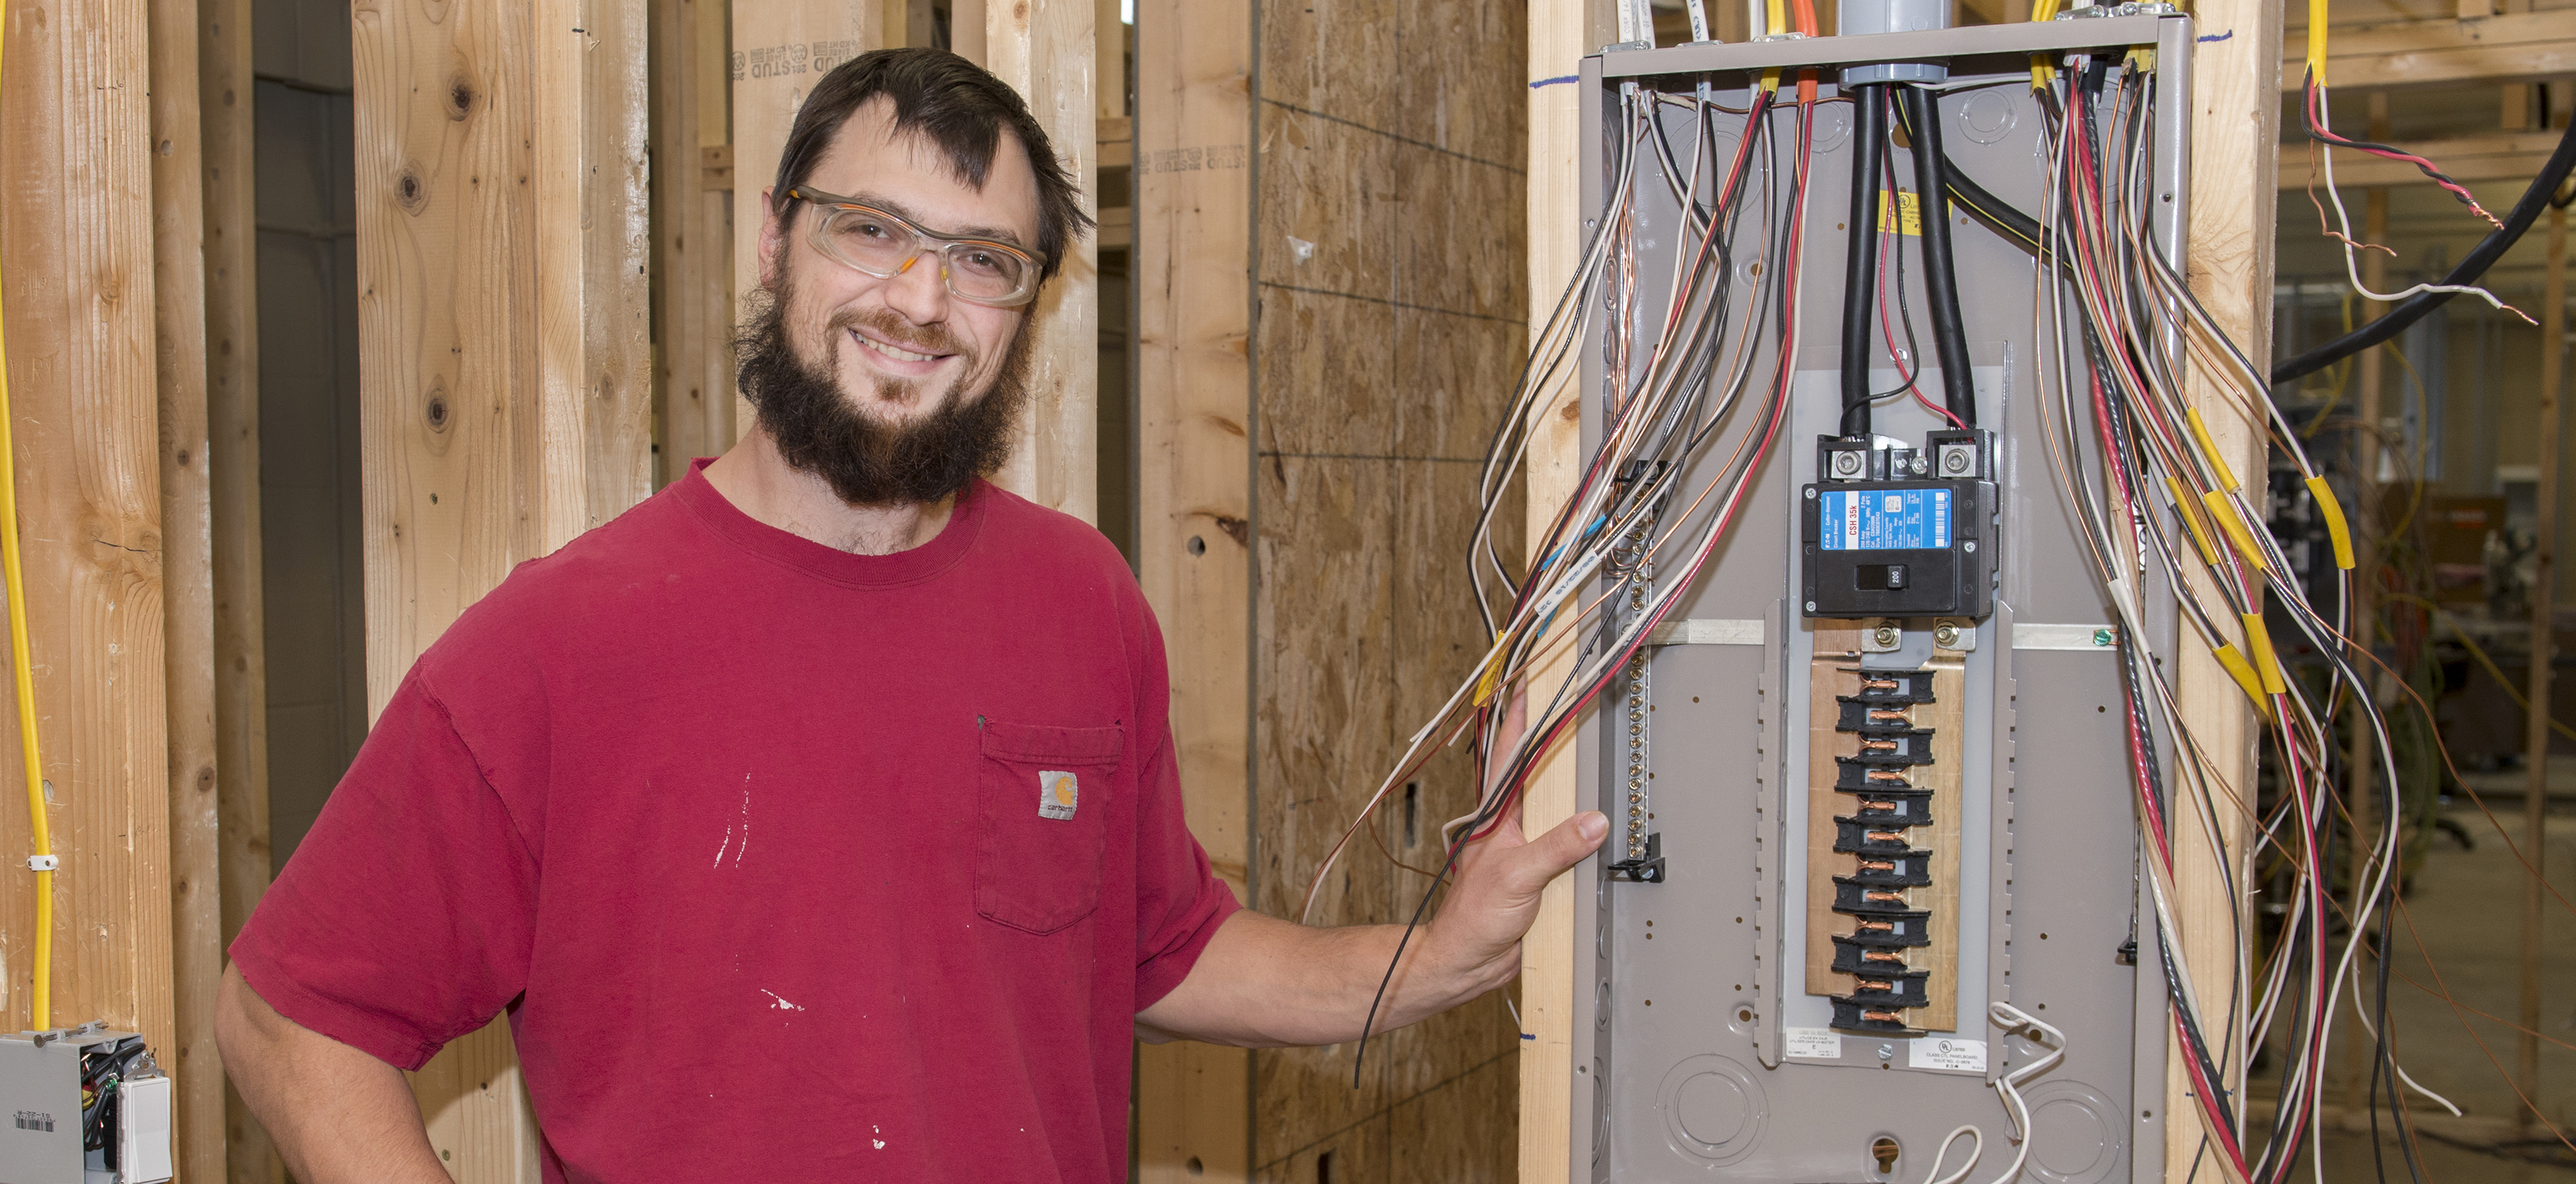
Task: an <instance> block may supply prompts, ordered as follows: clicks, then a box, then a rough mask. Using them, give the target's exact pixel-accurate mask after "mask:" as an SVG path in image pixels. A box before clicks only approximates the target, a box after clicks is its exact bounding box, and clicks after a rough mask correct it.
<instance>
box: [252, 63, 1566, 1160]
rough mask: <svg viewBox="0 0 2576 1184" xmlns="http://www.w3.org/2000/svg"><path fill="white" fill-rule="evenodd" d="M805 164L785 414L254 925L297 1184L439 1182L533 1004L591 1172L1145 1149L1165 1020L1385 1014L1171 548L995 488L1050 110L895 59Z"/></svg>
mask: <svg viewBox="0 0 2576 1184" xmlns="http://www.w3.org/2000/svg"><path fill="white" fill-rule="evenodd" d="M766 196H767V202H766V210H765V213H764V216H763V219H762V225H761V236H760V247H759V250H760V264H761V275H762V289H763V290H762V292H761V293H760V295H759V299H757V300H756V301H755V311H754V313H753V315H752V316H751V317H750V318H749V321H748V327H747V329H746V331H745V333H744V336H743V338H742V340H741V342H740V343H739V345H740V350H741V359H742V363H741V378H742V384H743V390H744V393H745V395H746V396H748V397H749V398H750V399H751V401H752V403H753V405H754V406H755V407H757V408H758V411H759V417H758V421H757V423H756V424H755V425H754V426H753V428H752V430H751V431H750V432H749V433H748V434H747V435H746V436H745V437H744V438H743V440H742V442H741V443H740V444H738V445H737V446H735V447H734V449H733V450H732V451H730V452H728V453H726V454H725V455H724V456H723V457H721V458H718V459H717V460H715V461H713V462H711V463H709V462H701V467H699V468H697V469H696V470H695V471H693V472H692V473H691V474H690V475H689V476H687V477H685V478H684V479H682V480H681V481H678V482H676V483H674V484H673V485H672V486H671V487H670V488H668V489H666V490H664V491H663V492H662V493H661V494H659V495H657V496H655V497H654V498H652V499H650V500H649V501H647V502H645V503H644V504H643V505H641V506H638V507H637V508H636V509H634V510H633V511H631V512H629V513H627V514H625V515H624V516H622V517H620V518H619V519H617V520H616V521H614V522H612V523H610V524H608V525H606V526H603V527H601V528H599V529H598V530H595V531H592V532H590V533H589V534H587V535H584V536H583V537H581V538H580V539H577V540H575V541H574V542H573V543H572V544H571V545H569V546H567V547H565V548H564V549H563V550H561V551H559V552H557V553H555V554H554V555H551V556H548V557H546V558H544V559H541V560H538V561H535V562H532V563H529V564H526V565H524V566H522V567H521V568H519V569H518V570H517V571H516V572H514V573H512V575H511V576H510V578H509V579H508V580H507V581H506V582H505V583H504V584H503V585H502V586H501V587H500V588H498V589H496V590H495V591H494V592H493V593H492V594H491V595H490V596H488V597H486V598H485V599H484V600H483V601H482V602H481V603H479V604H477V605H475V606H474V607H473V608H472V609H471V610H469V611H468V612H467V613H465V615H464V616H462V617H461V618H459V619H458V621H457V622H456V624H455V625H454V627H452V628H451V629H449V630H448V632H447V634H446V636H445V637H443V638H442V639H441V640H440V641H439V642H438V644H436V645H435V646H433V647H431V649H430V650H429V652H428V653H426V654H424V655H423V656H422V658H421V660H420V662H419V663H418V664H417V665H416V666H414V667H413V669H412V670H411V672H410V674H409V676H408V677H407V678H406V679H405V680H404V683H403V685H402V688H401V689H400V690H399V691H398V692H397V693H396V695H395V696H394V699H393V701H392V702H391V703H390V704H389V705H388V706H387V707H386V709H385V712H384V715H383V717H382V718H381V719H380V720H379V721H378V722H377V725H376V727H375V729H374V731H373V732H372V733H371V734H370V735H369V737H368V739H367V744H366V746H365V748H364V750H363V751H362V752H361V753H360V754H359V756H358V759H357V761H356V763H355V764H354V765H353V766H352V768H351V769H350V771H349V774H348V776H347V778H346V779H345V780H344V781H343V782H342V783H341V785H340V788H339V789H338V791H337V792H335V793H334V794H333V796H332V798H331V801H330V804H329V806H328V807H327V808H326V809H325V810H324V812H323V814H322V817H321V819H320V820H319V821H318V822H317V823H316V824H315V826H314V829H313V831H312V833H311V834H310V835H309V836H308V837H307V838H306V839H305V840H304V843H303V846H301V847H300V848H299V849H298V850H297V852H296V854H295V858H294V859H293V861H292V862H290V863H289V864H288V866H287V868H286V870H285V872H284V874H282V875H281V876H280V877H279V878H278V881H277V884H276V885H275V887H273V888H272V889H271V890H270V892H269V894H268V896H267V898H266V899H265V900H264V901H263V902H262V903H261V905H260V908H259V910H258V912H257V914H256V915H254V916H253V917H252V918H251V920H250V922H249V924H248V925H247V926H245V927H244V929H243V931H242V935H241V938H240V939H239V941H237V942H236V943H235V944H234V946H233V951H232V952H233V959H234V961H233V967H232V969H231V970H230V971H228V972H227V974H226V976H225V980H224V994H223V999H222V1002H221V1005H220V1012H219V1015H218V1024H217V1035H218V1039H219V1041H220V1044H221V1047H222V1052H223V1057H224V1064H225V1067H226V1068H227V1069H228V1070H229V1071H230V1072H231V1074H232V1076H233V1080H234V1081H235V1083H236V1084H237V1085H238V1087H239V1088H240V1090H241V1093H242V1096H243V1097H244V1099H245V1100H247V1101H248V1102H249V1103H250V1105H251V1107H252V1109H253V1110H254V1111H256V1112H257V1113H258V1115H259V1117H260V1119H261V1121H262V1122H263V1123H264V1124H266V1126H267V1127H268V1130H269V1132H270V1134H271V1135H272V1136H273V1137H274V1138H275V1139H276V1142H277V1145H278V1147H279V1149H280V1150H281V1152H282V1153H283V1154H284V1156H285V1158H286V1161H287V1164H288V1166H289V1167H290V1168H291V1169H292V1170H293V1171H294V1173H295V1175H296V1178H297V1179H299V1180H302V1181H304V1182H305V1184H335V1182H337V1181H355V1180H367V1181H406V1182H418V1184H437V1182H440V1181H444V1180H445V1179H446V1178H447V1177H446V1175H445V1173H444V1172H443V1171H442V1170H441V1168H440V1166H439V1162H438V1159H437V1157H436V1156H435V1155H434V1154H433V1153H432V1152H431V1150H430V1147H429V1144H428V1142H427V1139H426V1138H425V1136H424V1135H423V1133H422V1129H421V1119H420V1115H419V1112H418V1110H417V1109H416V1107H415V1105H414V1103H413V1101H412V1098H411V1095H410V1093H409V1092H408V1090H407V1089H406V1088H405V1086H404V1083H403V1080H402V1078H401V1076H400V1074H399V1073H398V1072H397V1071H396V1070H397V1068H411V1067H417V1066H418V1065H420V1064H421V1063H422V1062H424V1061H426V1060H427V1059H428V1058H429V1057H430V1055H431V1054H432V1053H434V1052H436V1051H437V1049H438V1048H439V1047H440V1046H441V1045H443V1044H445V1043H446V1042H447V1041H449V1040H452V1039H454V1038H456V1037H457V1036H460V1035H463V1034H465V1033H467V1032H469V1031H472V1030H474V1029H475V1028H477V1027H479V1026H481V1025H482V1024H484V1023H486V1022H487V1021H488V1020H489V1019H490V1018H491V1017H492V1016H493V1015H495V1014H498V1013H500V1012H502V1011H503V1010H504V1009H507V1010H508V1012H509V1014H510V1016H511V1020H512V1025H513V1030H514V1033H515V1036H516V1039H517V1043H518V1048H519V1056H520V1061H521V1064H522V1065H523V1067H524V1071H525V1076H526V1081H527V1085H528V1091H529V1095H530V1097H531V1099H532V1101H533V1102H534V1104H535V1107H536V1113H537V1118H538V1122H539V1125H540V1127H541V1129H542V1130H543V1132H544V1135H545V1141H546V1158H545V1171H546V1178H547V1179H548V1180H550V1181H582V1180H616V1181H627V1180H685V1181H692V1182H695V1181H707V1180H722V1179H751V1178H758V1179H763V1180H809V1179H810V1180H938V1181H951V1180H955V1181H966V1180H975V1181H983V1180H992V1181H1002V1180H1010V1181H1026V1180H1063V1181H1095V1182H1107V1181H1115V1180H1123V1179H1125V1177H1126V1162H1125V1161H1126V1145H1127V1142H1126V1130H1125V1124H1126V1120H1127V1094H1128V1088H1129V1084H1130V1083H1129V1081H1128V1067H1129V1053H1128V1044H1129V1041H1130V1040H1131V1038H1133V1036H1135V1035H1136V1034H1139V1033H1141V1034H1144V1035H1145V1036H1146V1037H1147V1038H1149V1039H1168V1038H1171V1037H1174V1036H1184V1037H1190V1038H1194V1039H1200V1040H1210V1041H1217V1042H1222V1043H1228V1044H1238V1045H1282V1044H1319V1043H1331V1042H1339V1041H1345V1040H1350V1039H1354V1038H1356V1037H1357V1036H1358V1035H1359V1034H1360V1027H1361V1024H1362V1022H1363V1018H1364V1017H1365V1016H1366V1015H1367V1014H1368V1011H1369V1006H1370V1002H1371V998H1372V996H1373V995H1374V994H1375V992H1376V990H1377V988H1378V985H1379V982H1380V979H1381V977H1382V976H1384V975H1385V973H1386V970H1387V966H1388V964H1389V962H1390V961H1391V960H1392V959H1393V958H1394V956H1395V953H1396V944H1397V935H1398V931H1397V930H1396V929H1395V928H1394V927H1391V926H1381V927H1364V928H1351V929H1338V930H1315V929H1308V928H1305V927H1302V926H1298V925H1292V924H1289V923H1287V922H1284V921H1279V920H1275V919H1272V918H1268V917H1263V916H1260V915H1258V914H1254V913H1249V912H1242V911H1238V908H1237V905H1236V903H1235V901H1234V898H1233V896H1232V894H1231V893H1230V892H1229V891H1228V890H1227V889H1226V887H1225V886H1224V884H1223V883H1222V882H1221V881H1218V880H1216V879H1215V878H1214V877H1212V876H1211V875H1210V874H1209V872H1208V864H1207V859H1206V856H1205V855H1204V854H1203V853H1202V852H1201V851H1200V849H1199V846H1198V844H1197V843H1196V842H1195V841H1194V840H1192V839H1191V837H1190V835H1189V832H1188V830H1187V829H1186V828H1185V827H1184V825H1183V822H1182V818H1181V802H1180V793H1179V786H1178V784H1177V781H1176V778H1175V776H1174V772H1173V757H1172V752H1171V740H1170V736H1169V732H1168V729H1167V726H1166V722H1165V712H1166V707H1167V698H1168V691H1167V685H1166V681H1165V673H1164V666H1163V650H1162V641H1161V636H1160V634H1159V632H1158V631H1157V630H1156V628H1155V625H1154V621H1153V617H1152V615H1151V613H1150V612H1149V611H1148V609H1147V608H1146V606H1145V603H1144V600H1143V598H1142V596H1141V595H1139V593H1138V591H1137V588H1136V585H1135V581H1134V579H1133V578H1132V577H1131V576H1130V574H1129V573H1128V571H1127V569H1126V566H1125V564H1124V563H1123V561H1121V559H1120V558H1119V556H1118V554H1117V553H1116V552H1115V551H1114V550H1113V549H1111V548H1110V547H1109V545H1108V544H1107V543H1106V542H1105V541H1103V540H1102V539H1101V538H1100V536H1099V535H1098V534H1096V533H1094V532H1093V531H1091V530H1090V529H1089V528H1087V527H1084V526H1083V525H1081V524H1080V523H1078V522H1076V521H1074V520H1073V519H1070V518H1067V517H1064V516H1063V515H1060V514H1056V513H1054V512H1052V511H1048V510H1044V509H1040V508H1038V507H1035V506H1033V505H1031V504H1029V503H1027V502H1025V501H1022V500H1021V499H1019V498H1016V497H1013V496H1012V495H1010V494H1008V493H1005V492H1003V491H1001V490H998V489H995V488H994V487H992V486H991V485H988V484H985V483H984V482H983V481H982V480H981V479H980V478H981V477H982V475H984V474H986V473H989V472H991V471H992V470H993V468H994V466H995V465H996V464H997V463H998V462H999V461H1000V460H1001V458H1002V456H1003V453H1004V448H1005V441H1007V439H1008V438H1009V431H1010V426H1011V424H1012V422H1013V419H1014V417H1015V416H1016V415H1017V413H1018V411H1019V409H1020V405H1021V403H1022V401H1023V399H1024V397H1025V391H1024V371H1025V369H1026V360H1027V343H1028V337H1027V334H1026V331H1025V330H1026V327H1027V320H1028V309H1029V308H1030V307H1031V304H1030V302H1031V301H1032V300H1033V299H1034V298H1035V296H1036V293H1037V290H1038V286H1039V284H1040V283H1042V282H1043V280H1044V279H1045V278H1047V277H1048V276H1050V275H1052V274H1053V272H1054V271H1055V268H1056V266H1057V264H1058V262H1059V260H1060V259H1061V258H1062V255H1063V252H1064V250H1065V247H1066V244H1067V243H1069V242H1070V241H1072V239H1073V238H1074V236H1075V235H1078V234H1080V233H1081V232H1082V230H1083V224H1084V222H1085V219H1084V218H1083V216H1082V214H1081V212H1080V206H1079V202H1078V195H1077V193H1076V191H1075V189H1074V186H1073V185H1072V183H1071V181H1070V180H1069V179H1068V178H1067V177H1066V175H1065V173H1064V171H1063V170H1062V169H1061V168H1060V167H1059V166H1058V165H1057V163H1056V157H1055V155H1054V153H1053V151H1052V150H1051V149H1050V148H1049V147H1048V145H1047V142H1046V137H1045V134H1044V133H1043V132H1042V131H1041V130H1040V128H1039V127H1038V125H1037V123H1036V121H1035V120H1033V119H1032V118H1030V116H1029V114H1028V111H1027V109H1026V108H1025V107H1024V106H1023V105H1022V103H1021V102H1020V100H1019V99H1018V98H1017V97H1016V96H1015V95H1013V93H1012V92H1011V91H1010V89H1009V88H1007V87H1006V86H1004V85H1002V84H1001V83H1000V82H999V81H997V80H995V79H994V78H992V77H991V76H990V75H988V74H985V73H984V72H983V71H981V70H978V69H976V68H975V67H974V66H972V65H970V64H968V63H966V62H965V61H964V60H963V59H961V58H958V57H956V56H954V55H951V54H947V53H944V52H940V51H934V50H892V51H884V52H879V53H872V54H867V55H864V56H862V57H860V58H858V59H856V60H854V61H851V62H849V63H847V64H845V65H843V66H842V67H840V68H839V69H837V70H835V71H833V72H832V73H831V74H830V75H829V76H828V77H826V78H825V79H823V80H822V82H821V83H820V84H819V85H818V86H817V87H816V88H815V90H814V92H813V94H812V96H811V97H810V98H808V99H807V101H806V103H805V106H804V109H803V110H802V111H801V112H800V113H799V114H798V117H797V122H796V126H795V128H794V130H793V132H792V133H791V134H790V136H789V138H788V141H787V147H786V151H785V153H784V157H783V159H782V161H781V163H780V166H779V170H778V174H777V183H776V184H775V185H774V186H773V187H772V188H771V189H770V190H769V192H768V194H767V195H766ZM1605 830H1606V823H1605V822H1604V821H1603V820H1602V819H1601V817H1600V816H1599V815H1597V814H1586V815H1582V816H1580V817H1578V818H1577V819H1575V820H1573V821H1570V822H1568V823H1567V824H1566V825H1564V826H1561V827H1559V828H1558V829H1556V830H1554V831H1552V832H1550V833H1548V834H1547V835H1544V836H1541V837H1540V838H1539V839H1537V840H1536V841H1532V842H1528V843H1524V842H1523V841H1522V839H1521V834H1520V831H1519V830H1518V828H1517V826H1516V825H1507V826H1505V827H1504V828H1502V829H1501V830H1500V831H1499V832H1498V833H1497V834H1496V835H1495V836H1493V837H1492V838H1489V839H1487V840H1485V841H1483V842H1482V843H1479V844H1478V845H1477V846H1476V847H1475V848H1474V849H1471V850H1470V851H1469V852H1468V853H1467V854H1466V856H1465V857H1463V858H1462V859H1461V860H1460V871H1459V874H1458V879H1457V882H1456V883H1455V884H1454V885H1453V887H1452V888H1451V889H1450V892H1449V895H1448V897H1447V900H1446V903H1445V906H1444V908H1443V909H1442V910H1441V912H1440V913H1439V915H1438V917H1437V919H1436V920H1435V921H1434V922H1433V923H1432V924H1431V925H1430V926H1429V928H1428V929H1427V930H1425V931H1424V932H1422V933H1420V934H1417V935H1416V937H1415V940H1414V941H1413V942H1412V943H1411V944H1410V946H1408V947H1407V949H1406V951H1405V954H1404V961H1403V965H1402V967H1401V968H1400V969H1398V971H1397V972H1396V974H1395V975H1394V978H1393V981H1392V983H1391V984H1390V985H1389V986H1388V988H1387V992H1386V999H1385V1002H1384V1004H1383V1006H1382V1007H1381V1008H1380V1010H1379V1012H1378V1019H1377V1022H1376V1025H1375V1027H1376V1030H1380V1031H1383V1030H1386V1029H1389V1028H1393V1027H1398V1026H1401V1025H1404V1024H1408V1023H1411V1022H1413V1021H1415V1020H1418V1019H1421V1018H1422V1017H1424V1016H1427V1015H1430V1014H1433V1013H1435V1012H1438V1011H1440V1010H1442V1009H1445V1008H1448V1007H1450V1006H1453V1005H1455V1004H1457V1003H1460V1002H1463V1001H1465V1000H1467V999H1471V998H1473V997H1475V996H1477V995H1480V994H1482V993H1484V992H1486V991H1490V990H1493V989H1495V988H1496V987H1499V986H1502V985H1503V984H1505V983H1506V982H1508V981H1509V980H1510V979H1511V978H1512V976H1513V975H1514V973H1515V972H1516V971H1517V969H1518V963H1519V940H1520V937H1521V935H1522V933H1524V932H1525V931H1526V930H1527V928H1528V926H1529V923H1530V920H1531V917H1532V916H1533V914H1534V913H1535V911H1536V909H1537V904H1538V894H1539V890H1540V888H1541V887H1542V886H1543V885H1544V884H1545V883H1546V882H1547V881H1548V880H1549V879H1551V878H1552V877H1554V876H1555V875H1556V874H1557V873H1558V872H1560V871H1562V870H1564V869H1565V868H1567V867H1569V866H1571V865H1572V864H1573V863H1575V862H1576V861H1577V860H1579V859H1581V858H1582V857H1583V856H1584V855H1585V854H1586V853H1588V852H1589V851H1590V850H1591V849H1592V848H1593V847H1594V846H1595V845H1597V844H1598V843H1599V842H1600V839H1601V836H1602V834H1603V832H1604V831H1605Z"/></svg>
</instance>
